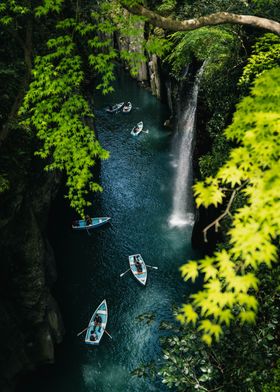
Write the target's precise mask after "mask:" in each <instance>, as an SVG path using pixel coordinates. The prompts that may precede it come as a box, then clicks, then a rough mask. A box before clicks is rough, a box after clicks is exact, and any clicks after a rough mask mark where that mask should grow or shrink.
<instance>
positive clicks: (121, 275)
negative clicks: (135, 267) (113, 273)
mask: <svg viewBox="0 0 280 392" xmlns="http://www.w3.org/2000/svg"><path fill="white" fill-rule="evenodd" d="M128 271H130V268H128V270H126V271H125V272H123V273H122V274H120V278H122V277H123V276H124V275H125V274H126V273H127V272H128Z"/></svg>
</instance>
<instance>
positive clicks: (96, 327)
mask: <svg viewBox="0 0 280 392" xmlns="http://www.w3.org/2000/svg"><path fill="white" fill-rule="evenodd" d="M96 316H98V318H100V323H98V324H97V323H96V322H95V321H94V319H95V317H96ZM107 320H108V306H107V302H106V299H104V300H103V301H102V302H101V304H100V305H99V306H98V308H97V309H96V310H95V312H94V313H93V315H92V317H91V319H90V321H89V324H88V328H87V333H86V337H85V343H86V344H91V345H93V346H96V345H97V344H99V342H100V340H101V338H102V336H103V334H104V331H105V328H106V324H107Z"/></svg>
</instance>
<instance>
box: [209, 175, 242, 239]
mask: <svg viewBox="0 0 280 392" xmlns="http://www.w3.org/2000/svg"><path fill="white" fill-rule="evenodd" d="M247 182H248V181H245V182H244V183H243V184H242V185H240V187H238V188H236V189H234V191H233V192H232V194H231V196H230V199H229V202H228V205H227V207H226V209H225V211H224V212H223V213H222V214H221V215H220V216H218V218H216V219H215V220H214V221H213V222H211V223H209V225H208V226H206V227H205V228H204V229H203V230H202V232H203V238H204V242H208V240H207V231H208V230H209V229H210V228H211V227H213V226H215V231H216V232H217V231H218V228H219V226H220V221H221V220H222V219H224V218H225V217H226V216H227V215H231V212H230V208H231V205H232V203H233V201H234V198H235V195H236V193H237V192H239V191H240V189H242V188H243V187H244V186H245V185H246V184H247Z"/></svg>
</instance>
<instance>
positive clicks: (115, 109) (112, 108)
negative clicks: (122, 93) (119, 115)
mask: <svg viewBox="0 0 280 392" xmlns="http://www.w3.org/2000/svg"><path fill="white" fill-rule="evenodd" d="M123 105H124V102H120V103H116V104H115V105H113V106H109V107H108V108H106V112H107V113H116V112H118V111H119V110H120V109H121V108H122V107H123Z"/></svg>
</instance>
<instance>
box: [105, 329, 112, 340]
mask: <svg viewBox="0 0 280 392" xmlns="http://www.w3.org/2000/svg"><path fill="white" fill-rule="evenodd" d="M104 332H105V333H106V334H107V335H108V336H109V338H111V339H113V338H112V336H111V335H110V334H109V332H108V331H106V329H104Z"/></svg>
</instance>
